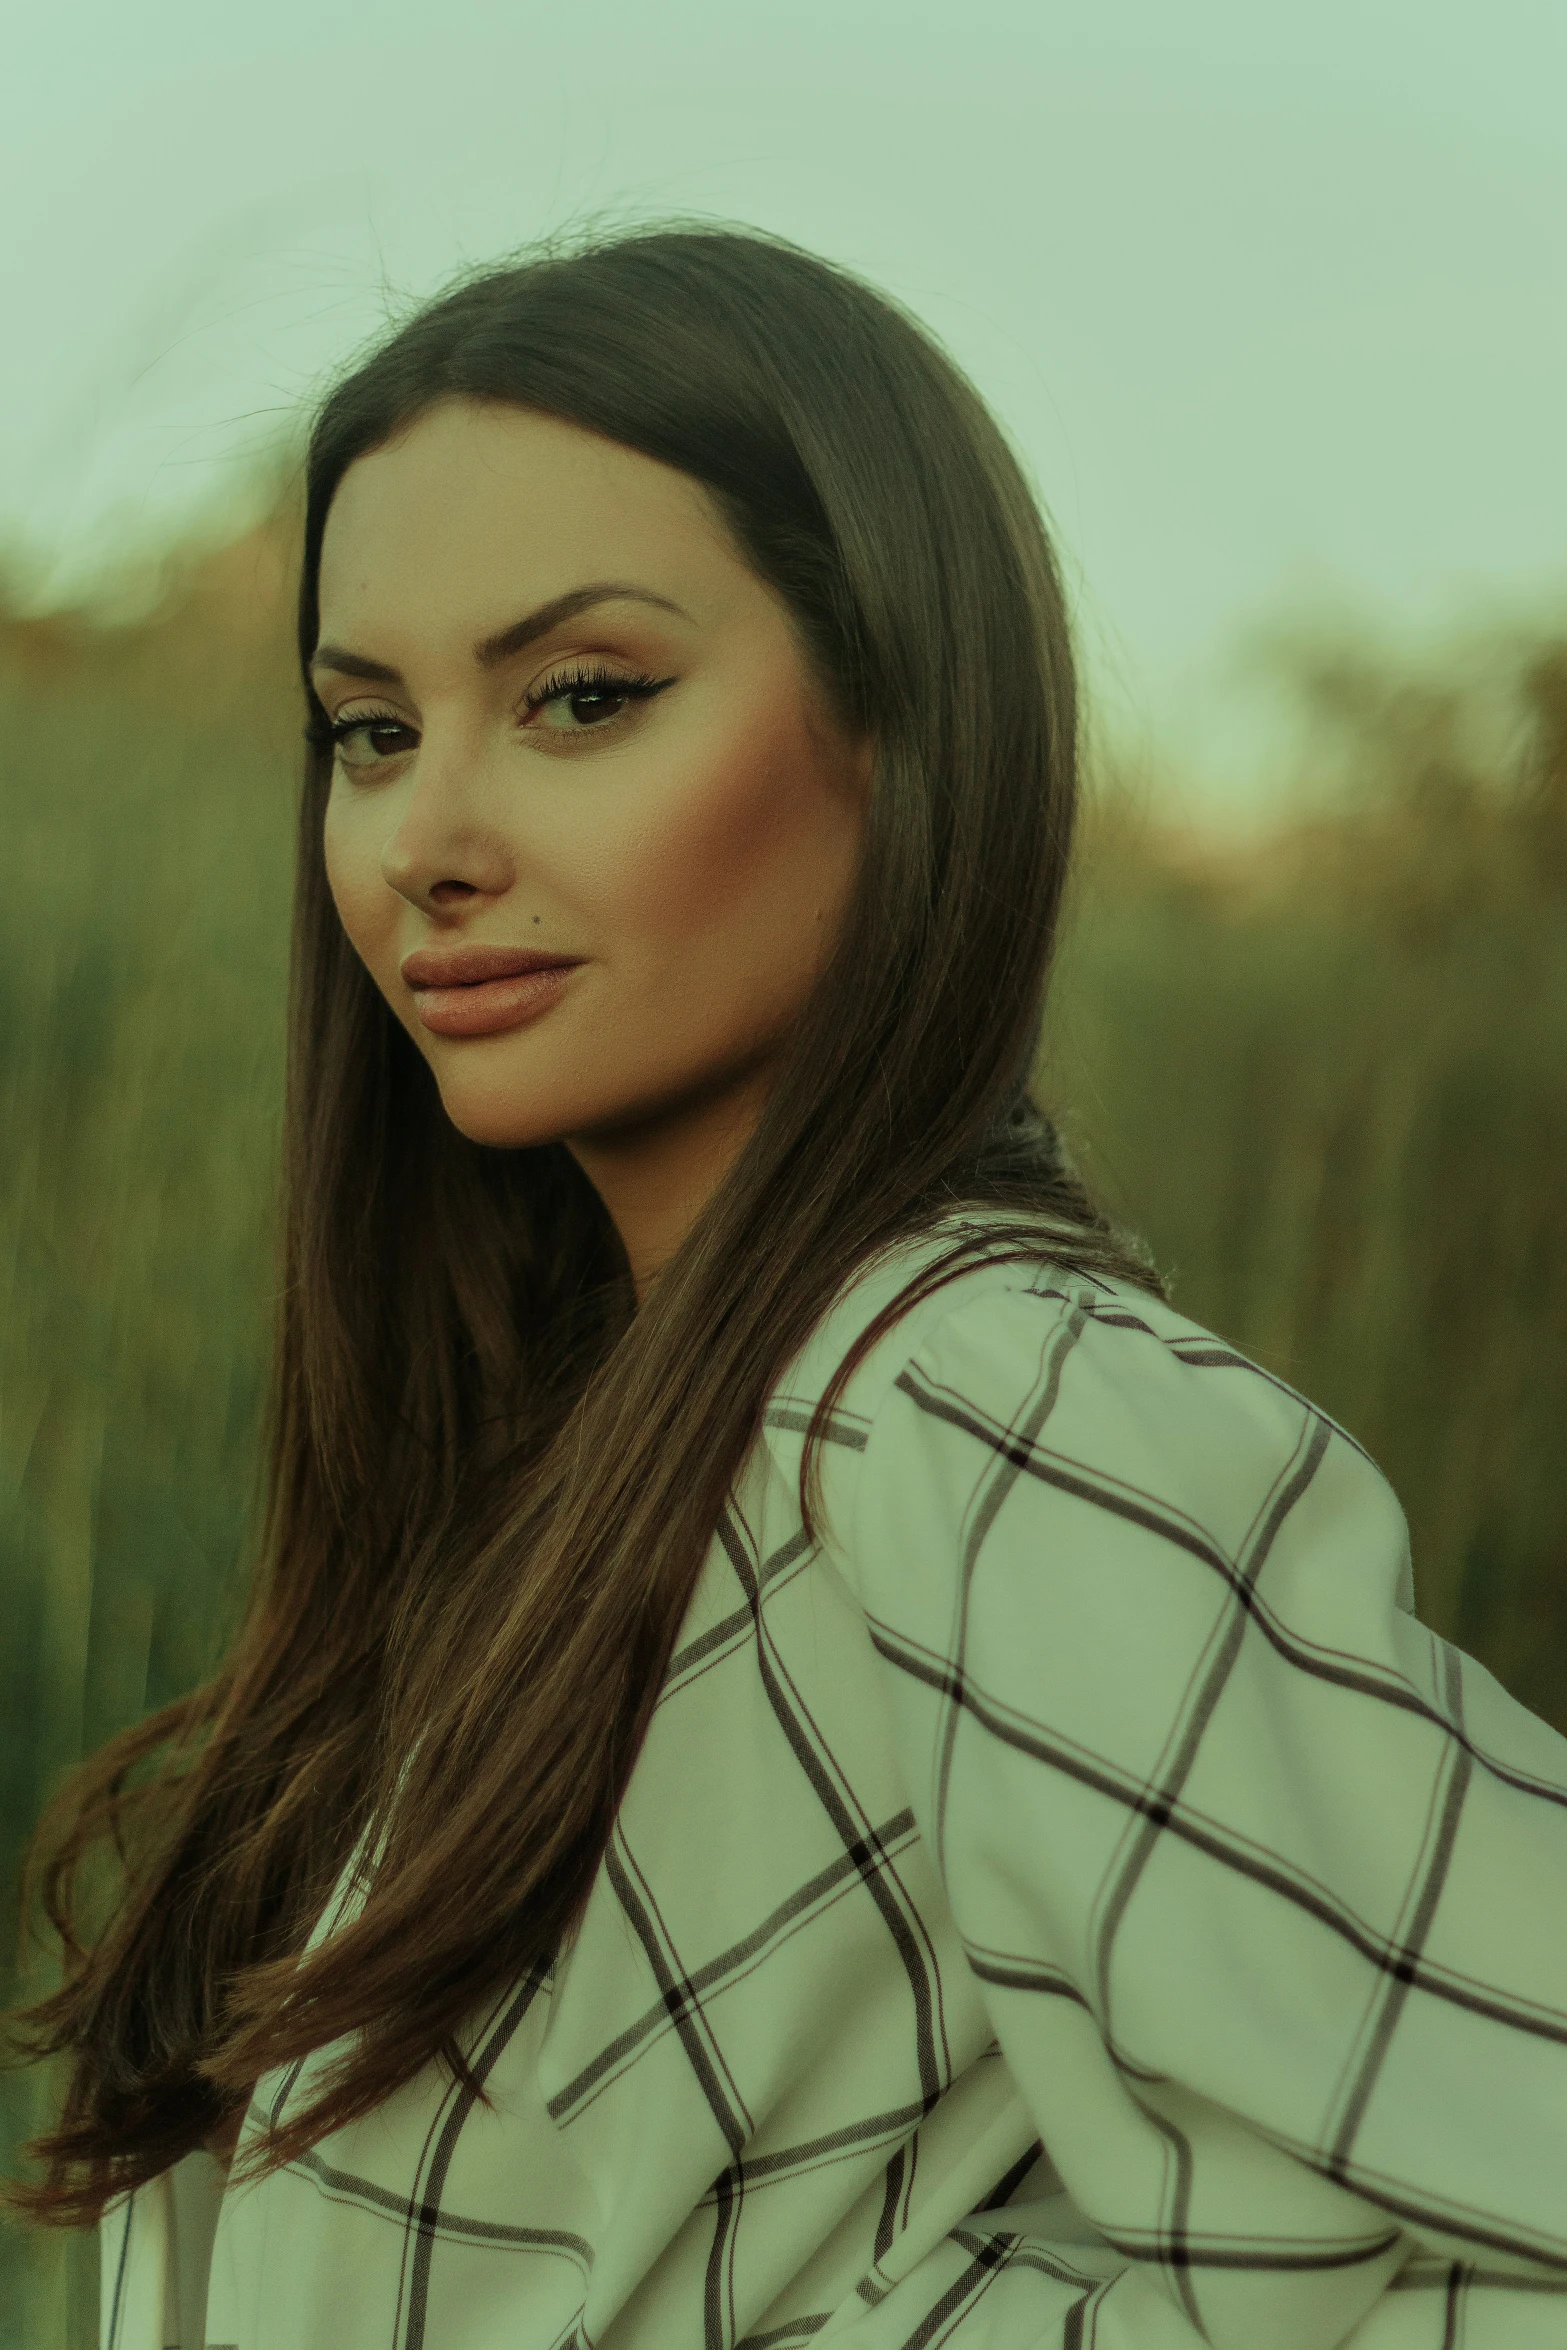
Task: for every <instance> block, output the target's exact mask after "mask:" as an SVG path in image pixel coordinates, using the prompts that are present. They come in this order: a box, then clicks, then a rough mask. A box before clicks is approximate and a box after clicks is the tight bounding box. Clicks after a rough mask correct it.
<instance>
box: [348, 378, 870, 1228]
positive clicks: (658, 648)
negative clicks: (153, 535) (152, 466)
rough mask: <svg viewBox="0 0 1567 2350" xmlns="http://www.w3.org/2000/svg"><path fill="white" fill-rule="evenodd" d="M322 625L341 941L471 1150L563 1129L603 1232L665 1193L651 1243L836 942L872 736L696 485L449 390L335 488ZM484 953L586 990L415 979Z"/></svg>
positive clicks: (735, 1129)
mask: <svg viewBox="0 0 1567 2350" xmlns="http://www.w3.org/2000/svg"><path fill="white" fill-rule="evenodd" d="M320 605H321V625H320V640H319V645H318V649H317V653H316V658H315V663H314V667H313V675H314V681H315V686H316V691H317V693H318V695H319V696H320V699H321V701H322V703H323V705H324V707H325V709H326V712H327V715H328V718H329V719H330V720H332V721H333V722H334V725H335V727H336V729H337V730H338V734H339V742H338V752H337V759H336V764H335V767H334V772H333V776H332V785H331V793H330V797H329V800H328V803H327V810H326V825H325V844H324V845H325V855H326V870H327V876H328V879H329V882H330V885H331V889H332V895H333V897H334V899H335V901H336V904H337V909H338V912H339V914H340V916H341V918H342V922H343V927H344V929H345V931H346V932H347V934H348V937H349V939H350V940H351V941H352V943H353V945H354V947H355V948H356V949H357V951H358V953H359V954H360V956H361V957H362V959H363V961H364V963H365V965H366V967H367V968H368V970H369V971H370V974H371V976H372V977H373V978H374V980H375V982H376V984H377V986H378V987H379V988H380V989H381V991H382V993H383V994H384V996H385V997H386V1000H387V1002H388V1003H389V1004H390V1005H391V1007H392V1010H393V1011H394V1012H395V1013H396V1015H397V1017H398V1019H399V1020H400V1021H401V1022H402V1024H403V1026H404V1027H405V1028H406V1029H407V1031H408V1034H409V1035H410V1036H411V1037H412V1039H413V1041H414V1043H415V1044H416V1045H417V1046H418V1048H419V1050H420V1052H421V1053H423V1055H424V1056H425V1059H426V1060H427V1061H428V1062H429V1064H430V1067H431V1069H432V1071H433V1072H434V1075H435V1079H436V1082H437V1084H438V1086H439V1088H440V1093H441V1099H442V1101H443V1103H444V1105H445V1108H446V1111H447V1113H448V1115H449V1116H450V1117H451V1119H452V1122H453V1123H454V1125H456V1126H457V1127H458V1128H459V1129H460V1130H461V1131H462V1132H463V1133H464V1134H466V1135H468V1136H470V1137H471V1138H472V1139H473V1140H474V1141H477V1142H484V1143H490V1144H496V1145H501V1146H517V1145H522V1144H532V1143H540V1142H545V1141H551V1140H556V1139H560V1140H564V1141H566V1142H568V1143H569V1144H570V1145H571V1146H572V1147H573V1148H574V1149H575V1150H576V1152H577V1155H578V1157H579V1158H580V1159H581V1161H582V1163H583V1164H584V1166H585V1167H586V1168H587V1171H588V1172H589V1174H590V1175H591V1176H593V1177H594V1179H595V1180H596V1181H599V1182H600V1188H601V1190H603V1191H604V1192H605V1196H606V1199H607V1201H608V1204H609V1205H610V1207H611V1212H612V1213H615V1214H617V1217H619V1214H620V1210H619V1206H618V1205H617V1200H616V1199H615V1198H614V1197H612V1196H611V1193H612V1192H613V1191H614V1189H615V1187H616V1185H617V1184H618V1185H619V1187H620V1190H621V1192H622V1193H623V1194H624V1195H625V1200H626V1201H627V1202H630V1201H631V1200H632V1198H633V1195H635V1196H636V1197H639V1198H640V1197H642V1196H643V1195H645V1194H647V1192H648V1189H649V1186H650V1185H651V1187H652V1189H653V1191H655V1192H657V1193H658V1194H659V1196H660V1198H663V1199H665V1205H666V1212H665V1214H664V1216H663V1222H664V1224H665V1225H666V1226H668V1225H669V1224H670V1221H671V1219H670V1213H669V1212H668V1208H669V1201H670V1199H672V1197H673V1193H676V1192H679V1191H680V1189H681V1185H682V1180H683V1179H682V1176H681V1174H680V1168H681V1167H682V1166H684V1165H685V1164H686V1162H687V1161H689V1160H690V1159H691V1157H692V1152H693V1151H694V1152H695V1154H696V1158H697V1159H699V1160H701V1161H702V1163H703V1164H704V1165H707V1166H708V1168H709V1175H710V1176H711V1175H712V1174H713V1173H715V1172H718V1171H721V1169H717V1168H716V1167H714V1166H713V1165H712V1163H711V1162H712V1160H713V1152H714V1149H715V1147H717V1146H716V1145H715V1142H714V1136H715V1135H716V1134H717V1133H718V1132H719V1130H720V1129H721V1130H722V1132H723V1134H724V1135H725V1136H726V1137H727V1140H726V1141H725V1142H724V1144H723V1146H722V1149H721V1150H720V1151H719V1156H720V1157H727V1156H732V1149H733V1147H738V1143H739V1142H740V1141H743V1139H744V1132H745V1131H748V1130H749V1126H750V1124H752V1123H754V1118H755V1115H756V1113H757V1111H758V1110H759V1108H760V1102H761V1098H762V1096H763V1094H764V1092H765V1089H766V1085H767V1083H768V1081H769V1080H770V1076H771V1073H772V1071H773V1069H774V1068H775V1066H776V1063H777V1060H778V1058H779V1055H780V1053H781V1051H782V1048H783V1046H784V1043H785V1040H786V1038H787V1036H788V1033H789V1030H790V1028H791V1026H792V1024H793V1023H794V1021H795V1019H796V1017H797V1015H798V1013H799V1011H800V1009H801V1007H802V1005H803V1003H804V1001H805V998H806V996H807V994H808V993H809V991H810V988H811V986H812V983H813V982H814V980H815V978H816V976H817V974H818V972H819V971H820V969H821V967H822V964H823V962H824V960H825V958H826V956H827V954H828V953H829V952H830V950H831V947H832V945H833V943H834V939H835V936H836V932H837V927H838V920H839V916H840V914H841V912H842V909H843V906H844V903H845V900H846V897H847V894H848V891H849V888H850V886H851V883H852V880H853V877H854V873H855V869H856V866H857V862H858V856H859V849H860V844H861V839H862V830H863V821H864V812H865V803H866V792H867V787H868V779H869V770H870V752H869V746H868V744H866V743H864V742H862V741H859V740H850V739H847V738H845V737H844V736H843V734H842V733H841V732H840V731H839V730H838V729H837V728H835V727H834V725H833V724H832V722H831V721H830V719H829V717H828V715H827V713H826V710H825V708H824V707H822V706H821V704H820V702H819V698H818V696H817V695H816V693H815V692H814V691H813V687H812V683H811V680H810V677H809V675H808V672H807V668H806V665H805V662H804V659H803V656H802V653H801V649H800V646H799V644H798V643H797V641H796V638H795V635H794V632H793V629H792V627H791V624H790V621H789V619H788V616H787V613H786V609H785V607H784V605H783V603H782V602H781V600H780V599H779V597H778V596H777V595H776V594H775V593H774V591H773V590H772V589H771V588H769V587H767V586H765V585H764V584H763V583H762V582H761V581H760V580H759V579H758V578H757V577H756V576H755V574H754V573H753V572H751V571H750V570H749V569H748V568H747V566H746V564H745V563H744V562H743V561H742V560H741V558H740V556H739V555H738V553H737V552H736V550H735V548H734V546H733V544H732V542H731V541H730V539H729V537H728V535H727V533H726V531H725V529H724V528H723V526H722V523H721V521H720V520H719V518H718V516H717V513H716V510H715V509H714V508H713V507H712V505H711V504H710V503H709V501H708V499H707V497H706V495H705V493H704V492H703V491H702V489H701V488H700V487H699V486H698V485H697V484H696V483H695V482H693V481H692V480H691V479H690V478H689V477H688V476H686V475H684V474H681V473H677V472H674V471H672V470H671V469H670V468H668V467H666V466H663V465H659V464H657V463H655V462H654V461H653V460H652V459H651V458H648V457H644V456H641V455H638V454H637V453H635V452H634V451H631V450H629V449H625V448H622V447H620V446H619V445H618V444H617V443H614V442H611V441H606V440H603V439H600V438H599V437H598V436H597V435H595V434H592V433H589V432H586V431H583V430H581V429H580V428H579V427H577V426H575V425H571V424H565V423H561V422H559V421H557V420H556V419H554V418H551V417H546V416H541V415H538V414H535V413H534V412H532V411H531V410H526V409H519V408H509V407H504V406H499V405H495V406H491V405H480V404H474V403H470V402H466V401H456V400H451V401H443V402H442V403H440V404H439V405H438V406H437V407H435V408H434V409H431V410H429V411H427V412H426V413H425V414H424V415H422V416H421V417H420V418H419V419H418V420H417V421H416V422H415V423H414V424H413V425H412V426H411V427H410V428H408V429H407V430H406V431H405V432H404V433H403V434H402V435H401V436H400V437H399V438H398V439H396V440H395V441H393V442H391V443H390V444H388V445H387V446H385V447H384V448H380V449H377V450H375V451H373V452H372V453H371V454H370V455H368V456H365V457H361V458H360V459H359V460H358V461H357V462H356V463H355V464H353V465H351V466H350V467H349V469H348V471H347V472H346V474H345V475H344V477H343V480H342V482H341V484H340V485H339V488H338V490H337V494H336V496H335V497H334V499H333V501H332V506H331V510H330V512H329V514H328V517H327V523H326V531H325V538H324V542H323V546H322V553H321V574H320ZM350 730H351V731H350ZM475 947H485V948H490V947H494V948H501V949H521V950H525V951H529V950H531V951H534V952H537V953H540V954H545V955H557V956H566V957H570V958H572V960H573V964H574V968H572V969H571V970H569V971H568V972H565V973H564V974H561V975H558V976H557V977H556V978H555V979H553V980H545V981H542V982H541V981H537V980H536V981H532V982H529V981H527V980H522V981H515V980H514V981H512V982H510V983H509V992H508V983H505V982H498V983H491V985H490V987H489V988H488V990H486V991H485V992H484V993H483V994H481V992H480V991H479V990H478V989H473V988H461V987H455V986H444V987H437V988H435V989H434V990H433V991H432V990H426V989H424V988H422V987H420V986H419V985H417V984H410V981H411V980H412V981H414V982H415V983H417V982H418V981H419V980H420V979H421V977H422V976H424V975H423V974H421V973H420V972H419V970H418V969H417V967H416V968H415V970H414V971H413V972H412V973H405V970H404V964H405V962H406V960H407V958H409V957H410V956H413V955H416V954H417V955H421V956H428V955H429V954H430V953H431V952H432V950H434V951H437V952H440V951H447V950H451V949H468V948H475ZM433 976H434V977H435V978H437V979H441V978H444V977H446V976H447V973H446V972H443V971H442V970H441V969H439V968H436V969H435V971H434V974H433ZM726 1105H727V1109H726ZM737 1105H739V1106H743V1114H742V1112H741V1109H740V1108H737ZM715 1119H716V1121H717V1123H716V1125H715ZM682 1134H688V1135H689V1136H691V1137H693V1138H695V1137H697V1136H698V1135H699V1134H700V1135H703V1136H705V1137H706V1138H707V1139H706V1141H705V1142H704V1143H698V1142H697V1141H696V1140H694V1139H693V1140H692V1141H691V1143H690V1146H689V1147H685V1146H683V1145H682V1144H681V1142H680V1140H679V1138H680V1136H681V1135H682ZM655 1138H656V1139H655ZM650 1152H652V1153H654V1155H655V1156H656V1158H657V1169H656V1170H652V1171H650V1168H651V1161H650V1160H649V1153H650ZM639 1169H640V1172H639V1171H638V1170H639ZM617 1170H619V1172H617ZM690 1180H691V1179H689V1177H688V1179H686V1188H687V1189H689V1188H690ZM628 1185H629V1187H630V1188H629V1190H628V1189H627V1186H628ZM698 1188H701V1186H700V1185H699V1186H698ZM666 1195H667V1196H666ZM694 1204H695V1205H699V1204H700V1201H699V1200H697V1201H696V1202H695V1203H694ZM628 1212H630V1213H632V1214H633V1216H634V1213H635V1210H634V1209H629V1208H628ZM692 1212H694V1206H693V1208H692ZM654 1221H655V1222H656V1221H658V1218H657V1216H655V1217H654ZM675 1221H676V1222H678V1221H679V1219H678V1217H676V1218H675ZM625 1231H626V1227H625V1222H624V1220H622V1232H623V1236H624V1235H625ZM628 1248H631V1250H632V1256H633V1262H634V1263H635V1262H636V1257H637V1250H636V1249H635V1248H634V1247H632V1243H631V1241H630V1239H629V1238H628Z"/></svg>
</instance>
